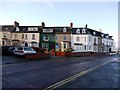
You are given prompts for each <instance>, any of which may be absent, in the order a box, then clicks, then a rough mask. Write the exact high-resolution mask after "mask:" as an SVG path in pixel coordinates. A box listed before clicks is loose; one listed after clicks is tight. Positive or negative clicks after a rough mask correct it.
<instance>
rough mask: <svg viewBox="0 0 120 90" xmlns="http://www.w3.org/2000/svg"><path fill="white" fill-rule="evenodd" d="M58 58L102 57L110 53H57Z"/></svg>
mask: <svg viewBox="0 0 120 90" xmlns="http://www.w3.org/2000/svg"><path fill="white" fill-rule="evenodd" d="M55 55H56V56H97V55H98V56H100V55H109V53H97V52H63V51H57V52H55Z"/></svg>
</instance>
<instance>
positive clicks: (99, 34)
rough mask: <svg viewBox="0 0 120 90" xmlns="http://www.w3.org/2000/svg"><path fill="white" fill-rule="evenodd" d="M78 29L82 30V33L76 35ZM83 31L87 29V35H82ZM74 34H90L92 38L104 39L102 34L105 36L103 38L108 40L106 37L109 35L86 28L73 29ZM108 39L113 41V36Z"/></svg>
mask: <svg viewBox="0 0 120 90" xmlns="http://www.w3.org/2000/svg"><path fill="white" fill-rule="evenodd" d="M77 29H80V33H76V30H77ZM83 29H86V33H82V30H83ZM94 32H95V34H94ZM72 34H82V35H84V34H90V35H92V36H99V37H102V34H103V35H104V36H103V38H106V36H107V35H108V34H105V33H102V32H99V31H96V30H93V29H90V28H84V27H83V28H73V29H72ZM108 36H109V35H108ZM108 39H112V36H109V37H108ZM112 40H113V39H112Z"/></svg>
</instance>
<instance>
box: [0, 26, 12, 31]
mask: <svg viewBox="0 0 120 90" xmlns="http://www.w3.org/2000/svg"><path fill="white" fill-rule="evenodd" d="M1 28H2V31H8V32H11V31H12V30H13V29H14V26H13V25H1Z"/></svg>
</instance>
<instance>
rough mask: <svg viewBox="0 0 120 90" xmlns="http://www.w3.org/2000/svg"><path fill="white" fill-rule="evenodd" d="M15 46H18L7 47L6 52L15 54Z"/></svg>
mask: <svg viewBox="0 0 120 90" xmlns="http://www.w3.org/2000/svg"><path fill="white" fill-rule="evenodd" d="M17 48H18V47H9V48H8V51H7V53H8V54H9V55H14V54H15V50H17Z"/></svg>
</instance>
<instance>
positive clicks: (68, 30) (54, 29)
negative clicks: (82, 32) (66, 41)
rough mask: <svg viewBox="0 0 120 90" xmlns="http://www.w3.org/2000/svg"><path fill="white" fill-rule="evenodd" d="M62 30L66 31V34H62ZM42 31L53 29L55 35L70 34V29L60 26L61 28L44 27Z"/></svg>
mask: <svg viewBox="0 0 120 90" xmlns="http://www.w3.org/2000/svg"><path fill="white" fill-rule="evenodd" d="M64 28H66V29H67V31H66V32H63V29H64ZM43 29H53V32H55V33H71V30H72V29H71V28H70V27H66V26H65V27H64V26H62V27H44V28H43Z"/></svg>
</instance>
